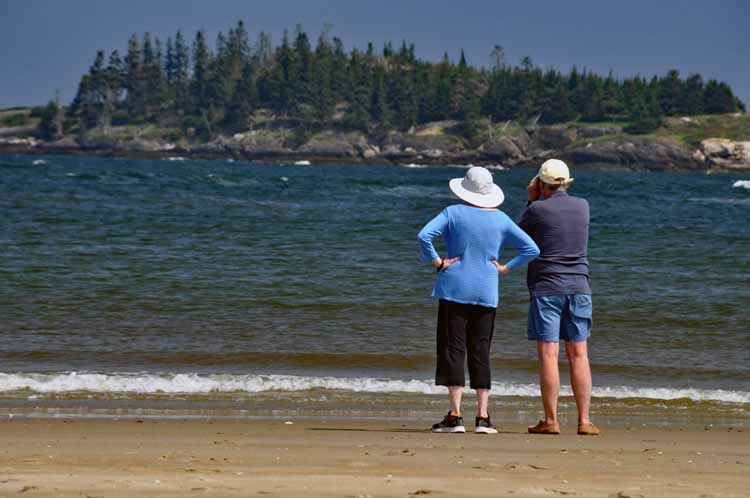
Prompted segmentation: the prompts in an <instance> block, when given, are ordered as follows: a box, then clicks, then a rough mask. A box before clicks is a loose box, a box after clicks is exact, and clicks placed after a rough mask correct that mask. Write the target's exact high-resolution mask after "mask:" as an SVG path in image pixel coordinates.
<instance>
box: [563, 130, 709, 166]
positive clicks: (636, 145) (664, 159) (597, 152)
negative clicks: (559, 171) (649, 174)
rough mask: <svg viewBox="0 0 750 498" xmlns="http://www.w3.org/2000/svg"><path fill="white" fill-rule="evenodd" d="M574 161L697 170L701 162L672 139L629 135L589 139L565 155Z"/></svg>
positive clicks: (589, 163) (590, 163)
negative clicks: (610, 138)
mask: <svg viewBox="0 0 750 498" xmlns="http://www.w3.org/2000/svg"><path fill="white" fill-rule="evenodd" d="M563 155H564V157H565V158H566V159H568V160H570V161H571V162H572V163H573V164H579V165H586V164H588V165H617V166H625V167H629V168H638V169H642V168H645V169H650V170H667V169H680V170H696V169H702V168H704V167H705V166H704V164H703V163H701V162H700V161H698V160H696V159H695V158H694V157H693V155H692V154H691V153H690V152H689V151H688V150H687V149H686V148H684V147H683V146H682V145H681V144H680V143H678V142H677V141H675V140H669V139H658V140H647V139H643V138H635V137H628V138H623V139H618V140H606V141H601V142H590V143H588V144H586V145H584V146H580V147H575V148H572V149H570V150H568V151H566V152H565V153H564V154H563Z"/></svg>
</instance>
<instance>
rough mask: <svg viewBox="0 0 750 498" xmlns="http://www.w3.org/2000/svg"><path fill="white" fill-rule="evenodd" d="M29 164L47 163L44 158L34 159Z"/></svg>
mask: <svg viewBox="0 0 750 498" xmlns="http://www.w3.org/2000/svg"><path fill="white" fill-rule="evenodd" d="M31 164H33V165H34V166H40V165H43V164H47V161H45V160H44V159H34V161H33V162H32V163H31Z"/></svg>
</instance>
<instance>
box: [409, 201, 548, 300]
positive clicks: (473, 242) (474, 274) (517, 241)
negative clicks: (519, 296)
mask: <svg viewBox="0 0 750 498" xmlns="http://www.w3.org/2000/svg"><path fill="white" fill-rule="evenodd" d="M438 236H442V237H443V238H444V239H445V243H446V245H447V248H448V257H449V258H454V257H456V256H460V257H461V259H459V260H458V261H456V262H455V263H453V264H452V265H450V266H449V267H448V268H447V269H445V270H443V271H441V272H440V273H439V274H438V277H437V281H436V282H435V288H434V289H433V291H432V296H433V297H437V298H440V299H446V300H448V301H455V302H458V303H464V304H478V305H480V306H488V307H492V308H495V307H497V302H498V275H499V274H498V271H497V268H496V267H495V265H493V264H492V260H493V259H495V260H498V261H499V258H500V255H501V254H502V250H503V248H504V247H507V246H509V245H510V246H512V247H515V248H516V249H518V254H517V255H516V256H515V257H514V258H513V259H511V260H510V261H509V262H508V263H507V266H508V268H509V269H511V270H512V269H514V268H516V267H518V266H521V265H523V264H525V263H527V262H529V261H531V260H532V259H534V258H536V257H537V256H538V255H539V248H538V247H537V245H536V244H535V243H534V241H533V240H532V239H531V237H529V236H528V235H527V234H526V232H524V231H523V230H521V229H520V228H519V227H518V225H516V224H515V223H514V222H513V220H511V219H510V218H509V217H508V215H506V214H505V213H503V212H502V211H499V210H486V209H480V208H477V207H473V206H467V205H464V204H455V205H453V206H448V207H447V208H445V209H444V210H443V211H442V212H441V213H440V214H439V215H437V216H436V217H435V218H433V219H432V220H431V221H430V222H429V223H427V224H426V225H425V226H424V228H422V230H420V232H419V235H418V238H419V252H420V256H421V258H422V261H432V260H434V259H435V258H438V257H439V255H438V252H437V251H436V250H435V247H434V246H433V244H432V239H434V238H435V237H438Z"/></svg>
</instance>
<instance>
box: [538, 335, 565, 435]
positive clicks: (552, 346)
mask: <svg viewBox="0 0 750 498" xmlns="http://www.w3.org/2000/svg"><path fill="white" fill-rule="evenodd" d="M536 344H537V352H538V353H539V363H540V369H539V381H540V382H539V383H540V387H541V391H542V404H544V420H545V422H546V423H548V424H552V423H555V422H557V398H558V397H559V396H560V370H559V369H558V367H557V357H558V355H559V354H560V343H559V342H544V341H537V343H536Z"/></svg>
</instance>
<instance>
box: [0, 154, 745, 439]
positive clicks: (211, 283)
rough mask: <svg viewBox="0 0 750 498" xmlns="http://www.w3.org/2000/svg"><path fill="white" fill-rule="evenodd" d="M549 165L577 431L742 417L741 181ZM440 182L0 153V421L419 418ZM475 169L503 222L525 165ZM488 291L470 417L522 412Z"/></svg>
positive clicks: (524, 399)
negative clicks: (570, 281) (585, 329)
mask: <svg viewBox="0 0 750 498" xmlns="http://www.w3.org/2000/svg"><path fill="white" fill-rule="evenodd" d="M175 159H177V158H175ZM573 169H574V176H575V177H576V181H575V183H574V184H573V187H572V189H571V194H573V195H579V196H582V197H585V198H586V199H588V200H589V202H590V204H591V214H592V219H591V233H590V253H589V259H590V263H591V283H592V287H593V292H594V294H593V296H594V330H593V335H592V338H591V340H590V352H591V362H592V366H593V372H594V384H595V387H594V396H595V403H594V415H595V417H596V416H599V419H601V418H607V417H608V418H609V420H611V421H614V422H623V423H632V422H633V421H634V420H635V421H638V422H644V423H649V422H653V423H671V422H675V421H677V422H679V423H686V424H691V423H702V421H703V420H704V419H706V420H708V419H710V420H712V421H715V422H718V423H725V424H729V425H750V316H749V314H748V306H749V305H750V181H748V180H750V174H747V173H746V174H711V175H709V174H687V173H641V172H601V171H579V170H576V168H575V166H574V167H573ZM463 173H464V169H463V168H462V167H461V166H456V167H436V166H430V167H418V166H417V165H410V167H402V166H382V165H361V164H357V165H346V164H339V165H331V164H313V165H289V164H256V163H249V162H247V163H246V162H240V161H237V162H231V161H222V160H213V161H208V160H206V161H194V160H127V159H113V158H79V157H21V156H12V157H0V214H1V216H2V217H1V218H0V248H2V253H0V339H2V340H1V342H0V414H2V413H7V414H11V415H13V414H15V415H19V416H49V415H80V416H111V415H112V414H118V415H121V416H129V415H133V416H136V415H137V416H143V415H144V414H145V415H149V414H152V415H155V416H157V415H159V416H161V415H167V416H169V415H175V416H240V417H244V416H247V417H253V416H361V417H383V416H386V417H387V416H392V415H393V414H400V415H403V416H407V417H412V418H421V417H423V416H424V417H427V418H429V417H430V416H432V414H436V413H440V412H443V411H444V409H445V407H446V405H445V399H444V398H445V396H444V392H445V391H444V388H439V387H435V386H434V385H433V382H432V377H433V368H434V348H435V315H436V307H437V303H436V302H435V301H434V300H433V299H432V298H431V297H430V292H431V289H432V285H433V282H434V277H435V273H434V270H432V269H431V267H430V266H429V264H422V263H420V262H419V259H418V252H417V243H416V233H417V231H418V230H419V229H420V228H421V226H422V225H423V224H424V223H426V222H427V221H428V220H429V219H431V218H432V217H433V216H435V215H436V214H437V213H439V212H440V210H441V209H443V208H444V207H445V206H447V205H449V204H452V203H455V202H457V199H455V198H454V197H453V196H452V194H451V192H450V190H449V189H448V181H449V180H450V179H451V178H454V177H460V176H463ZM493 173H494V176H495V181H496V183H498V184H499V185H500V186H501V187H502V188H503V189H504V191H505V193H506V199H507V200H506V202H505V203H504V204H503V205H502V206H501V208H502V209H503V210H504V211H505V212H506V213H507V214H509V215H510V216H511V217H512V218H514V219H518V218H519V217H520V214H521V212H522V210H523V209H524V205H525V198H526V193H525V186H526V184H527V183H528V181H529V179H530V177H531V176H533V174H534V171H532V170H530V169H513V170H501V169H496V170H494V171H493ZM512 255H513V254H512V252H507V253H506V254H503V258H502V259H503V260H505V259H508V258H510V257H512ZM500 285H501V290H500V293H501V298H500V300H501V303H500V307H499V310H498V315H497V324H496V333H495V339H494V343H493V346H492V357H493V362H494V364H493V406H494V407H495V410H496V412H498V413H502V417H504V418H505V419H511V420H516V419H519V420H520V419H523V420H526V419H528V420H529V421H533V420H532V418H530V417H533V416H536V412H537V411H539V410H540V409H541V408H540V406H539V402H538V400H537V392H538V388H537V384H536V382H537V370H536V362H535V347H534V344H533V343H529V342H528V341H527V340H526V309H527V306H528V293H527V291H526V289H525V272H524V271H516V272H514V273H512V274H511V275H509V276H508V277H506V278H503V279H502V281H501V284H500ZM563 357H564V355H563ZM562 367H563V369H564V370H565V369H566V365H565V362H564V361H563V362H562ZM563 379H564V384H565V381H566V380H567V374H566V373H563ZM563 392H564V394H569V393H570V389H569V387H567V386H564V387H563ZM467 400H470V398H467ZM565 410H567V412H565ZM563 411H564V412H565V413H573V411H574V406H573V405H572V402H571V399H570V398H569V397H566V398H564V399H563Z"/></svg>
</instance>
